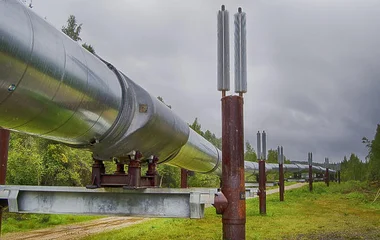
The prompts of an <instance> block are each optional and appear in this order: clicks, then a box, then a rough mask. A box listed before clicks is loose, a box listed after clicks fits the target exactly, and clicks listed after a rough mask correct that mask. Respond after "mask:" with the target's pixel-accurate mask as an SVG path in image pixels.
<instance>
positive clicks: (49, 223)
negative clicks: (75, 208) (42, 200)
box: [1, 212, 101, 234]
mask: <svg viewBox="0 0 380 240" xmlns="http://www.w3.org/2000/svg"><path fill="white" fill-rule="evenodd" d="M98 218H101V216H81V215H51V214H18V213H9V212H4V213H3V224H2V229H1V230H2V234H5V233H10V232H24V231H30V230H35V229H41V228H47V227H53V226H56V225H64V224H70V223H78V222H84V221H89V220H93V219H98Z"/></svg>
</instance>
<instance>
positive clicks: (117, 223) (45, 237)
mask: <svg viewBox="0 0 380 240" xmlns="http://www.w3.org/2000/svg"><path fill="white" fill-rule="evenodd" d="M305 184H306V183H297V184H293V185H290V186H285V190H290V189H294V188H299V187H302V186H304V185H305ZM277 192H278V188H276V189H271V190H268V191H267V195H268V194H273V193H277ZM148 220H150V218H137V217H107V218H102V219H97V220H93V221H88V222H83V223H77V224H70V225H62V226H58V227H54V228H45V229H39V230H33V231H30V232H18V233H9V234H5V235H4V236H3V237H2V238H1V239H2V240H8V239H9V240H10V239H12V240H21V239H30V240H51V239H63V240H68V239H80V238H83V237H86V236H89V235H92V234H96V233H100V232H104V231H110V230H116V229H120V228H124V227H128V226H131V225H134V224H137V223H141V222H144V221H148Z"/></svg>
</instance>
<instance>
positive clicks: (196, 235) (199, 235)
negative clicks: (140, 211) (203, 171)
mask: <svg viewBox="0 0 380 240" xmlns="http://www.w3.org/2000/svg"><path fill="white" fill-rule="evenodd" d="M376 190H378V187H377V189H376V188H375V187H372V188H371V187H369V186H367V185H366V184H365V183H358V182H348V183H342V184H340V185H338V184H337V183H331V185H330V187H329V188H328V187H326V186H325V185H324V184H323V183H315V184H314V191H313V192H312V193H310V192H309V191H308V186H304V187H302V188H299V189H294V190H290V191H288V192H286V193H285V202H279V200H278V194H273V195H269V196H267V215H266V216H260V215H259V212H258V199H257V198H255V199H249V200H247V224H246V236H247V239H337V238H338V239H347V238H348V239H352V238H355V239H357V238H364V239H380V201H377V202H376V203H373V204H371V201H373V199H374V197H375V193H376ZM221 231H222V223H221V216H220V215H216V214H215V210H214V209H213V208H208V209H206V212H205V218H204V219H152V220H151V221H148V222H144V223H141V224H137V225H133V226H130V227H128V228H124V229H120V230H115V231H110V232H104V233H101V234H97V235H92V236H89V237H87V238H86V239H176V240H180V239H221V238H222V233H221Z"/></svg>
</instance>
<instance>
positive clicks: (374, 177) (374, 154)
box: [368, 124, 380, 181]
mask: <svg viewBox="0 0 380 240" xmlns="http://www.w3.org/2000/svg"><path fill="white" fill-rule="evenodd" d="M369 152H370V153H369V162H368V170H369V171H368V180H370V181H380V124H377V128H376V134H375V137H374V139H373V140H372V142H371V144H370V151H369Z"/></svg>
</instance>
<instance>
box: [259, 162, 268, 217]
mask: <svg viewBox="0 0 380 240" xmlns="http://www.w3.org/2000/svg"><path fill="white" fill-rule="evenodd" d="M266 195H267V194H266V176H265V161H264V160H259V208H260V214H261V215H265V214H267V204H266V200H267V196H266Z"/></svg>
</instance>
